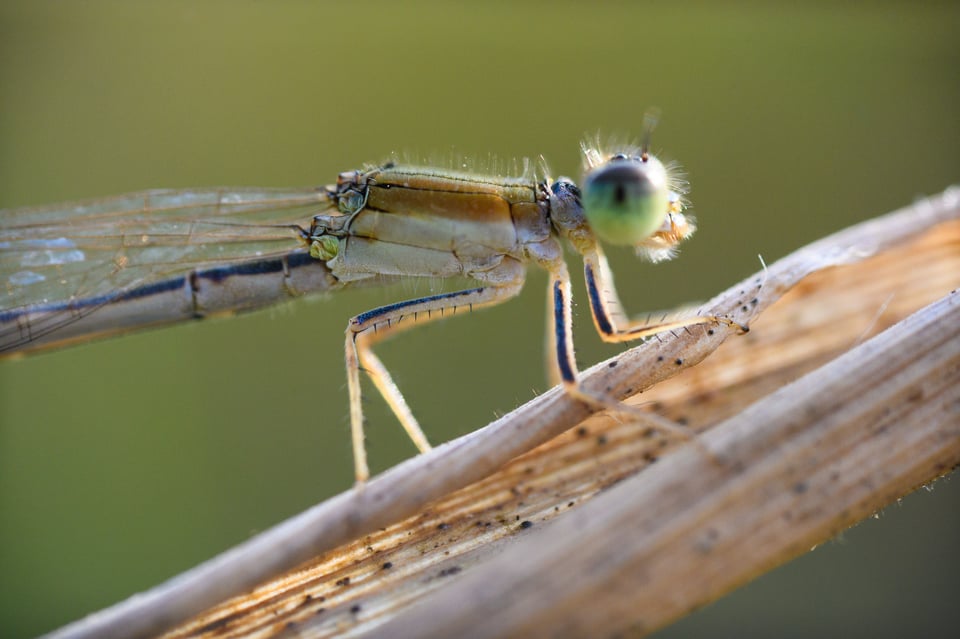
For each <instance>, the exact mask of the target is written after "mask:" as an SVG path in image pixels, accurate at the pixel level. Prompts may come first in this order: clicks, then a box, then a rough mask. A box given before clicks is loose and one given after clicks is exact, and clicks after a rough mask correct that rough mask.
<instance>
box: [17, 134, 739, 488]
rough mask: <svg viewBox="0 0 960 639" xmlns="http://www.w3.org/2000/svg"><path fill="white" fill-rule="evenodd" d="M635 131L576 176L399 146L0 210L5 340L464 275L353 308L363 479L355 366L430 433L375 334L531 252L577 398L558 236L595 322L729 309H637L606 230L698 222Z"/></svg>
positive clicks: (670, 234) (433, 315)
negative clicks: (247, 176)
mask: <svg viewBox="0 0 960 639" xmlns="http://www.w3.org/2000/svg"><path fill="white" fill-rule="evenodd" d="M647 147H648V145H647V141H646V139H645V140H644V142H643V143H642V145H640V146H639V147H625V148H618V149H615V150H612V151H601V150H600V149H599V148H598V146H596V145H591V144H586V143H585V144H583V145H582V150H583V163H584V179H583V188H582V190H581V189H580V188H578V187H577V185H576V184H575V183H574V182H573V181H572V180H570V179H568V178H563V177H561V178H559V179H556V180H552V179H550V178H548V177H546V171H545V170H544V171H542V175H539V176H538V175H537V172H536V171H535V170H533V169H532V168H530V165H529V163H528V164H526V165H525V170H524V171H523V172H522V175H519V176H515V177H503V176H498V175H482V174H477V173H472V172H467V171H457V170H448V169H438V168H427V167H422V166H413V165H407V164H404V163H398V162H387V163H385V164H380V165H376V166H369V167H367V168H365V169H363V170H358V171H349V172H345V173H341V174H340V175H339V177H338V178H337V182H336V184H334V185H332V186H328V187H323V188H310V189H292V190H281V189H210V190H183V191H169V190H168V191H146V192H142V193H134V194H130V195H123V196H117V197H108V198H103V199H99V200H93V201H87V202H79V203H67V204H60V205H55V206H47V207H39V208H28V209H13V210H7V211H3V212H0V276H2V278H3V289H2V295H3V298H2V310H0V354H3V355H10V354H13V353H23V352H29V351H36V350H41V349H45V348H50V347H57V346H63V345H66V344H70V343H76V342H82V341H87V340H89V339H92V338H96V337H103V336H108V335H115V334H119V333H123V332H126V331H130V330H133V329H137V328H141V327H146V326H156V325H160V324H166V323H171V322H178V321H181V320H188V319H199V318H204V317H209V316H213V315H219V314H229V313H234V312H237V311H243V310H248V309H253V308H260V307H264V306H268V305H270V304H274V303H277V302H280V301H283V300H286V299H288V298H291V297H298V296H300V295H304V294H306V293H310V292H315V291H331V290H336V289H340V288H343V287H347V286H360V285H370V284H382V283H385V282H388V281H392V280H395V279H398V278H402V277H428V278H438V277H439V278H445V277H465V278H469V279H472V280H474V281H475V282H476V283H477V285H476V286H475V287H473V288H468V289H465V290H459V291H456V292H449V293H441V294H437V295H430V296H426V297H420V298H417V299H411V300H406V301H402V302H397V303H395V304H389V305H387V306H382V307H380V308H377V309H374V310H371V311H368V312H366V313H362V314H360V315H357V316H356V317H353V318H352V319H350V321H349V323H348V325H347V330H346V368H347V380H348V389H349V404H350V424H351V436H352V439H353V450H354V467H355V472H356V478H357V480H358V481H363V480H365V479H366V478H367V477H368V474H369V473H368V467H367V461H366V453H365V449H364V441H363V440H364V435H363V413H362V406H361V401H360V371H361V369H362V370H364V371H366V373H367V374H368V375H369V376H370V378H371V379H372V381H373V383H374V385H375V386H376V387H377V388H378V389H379V391H380V393H381V395H382V396H383V397H384V399H385V400H386V401H387V403H388V404H389V405H390V407H391V409H392V410H393V412H394V414H395V415H396V416H397V418H398V419H399V421H400V422H401V424H402V425H403V427H404V428H405V429H406V431H407V433H408V435H409V436H410V438H411V439H412V440H413V442H414V443H415V444H416V446H417V447H418V448H419V449H420V450H421V451H426V450H428V449H429V448H430V444H429V443H428V442H427V438H426V437H425V436H424V434H423V432H422V431H421V429H420V426H419V424H418V423H417V420H416V419H415V418H414V416H413V413H412V412H411V410H410V408H409V407H408V406H407V403H406V401H405V400H404V398H403V396H402V395H401V393H400V391H399V390H398V389H397V386H396V385H395V384H394V382H393V380H392V379H391V378H390V375H389V373H388V372H387V370H386V368H385V367H384V366H383V364H382V363H381V362H380V360H379V359H378V358H377V356H376V355H374V353H373V351H372V347H373V346H374V344H376V343H377V342H378V341H380V340H382V339H384V338H386V337H389V336H391V335H394V334H395V333H397V332H399V331H401V330H404V329H407V328H410V327H413V326H415V325H418V324H424V323H427V322H429V321H431V320H436V319H440V318H443V317H447V316H451V315H454V314H456V313H459V312H462V311H467V310H474V309H477V308H479V307H482V306H490V305H493V304H499V303H500V302H503V301H506V300H507V299H509V298H511V297H513V296H515V295H517V294H518V293H519V292H520V289H521V287H522V285H523V282H524V276H525V267H526V265H527V264H528V263H534V264H537V265H538V266H540V267H542V268H544V269H546V271H547V272H548V274H549V291H548V308H549V317H550V324H551V327H550V329H549V337H550V344H551V346H550V348H549V349H548V359H549V360H550V362H549V364H548V366H549V368H550V369H551V374H552V376H553V378H554V379H555V380H558V381H559V382H561V383H562V384H563V385H564V387H565V388H566V390H567V391H568V392H569V393H571V394H572V395H574V396H575V397H577V398H578V399H581V400H583V401H586V402H589V403H591V404H595V405H599V406H605V407H611V406H614V405H615V404H616V402H613V401H612V400H610V399H609V398H606V397H601V396H593V395H590V394H588V393H587V392H585V391H584V390H583V389H582V388H581V387H580V386H579V384H578V372H577V368H576V363H575V361H574V356H573V340H572V333H571V302H570V276H569V273H568V271H567V266H566V264H565V262H564V260H563V251H562V247H561V242H560V240H561V239H564V238H565V239H566V240H567V241H568V242H569V244H570V245H571V246H572V247H573V248H574V249H575V250H576V251H577V252H578V253H579V254H580V255H581V256H582V258H583V263H584V276H585V278H586V286H587V295H588V298H589V304H590V310H591V313H592V315H593V320H594V324H595V326H596V329H597V331H598V332H599V334H600V335H601V337H602V338H603V339H604V340H606V341H610V342H624V341H629V340H634V339H638V338H642V337H645V336H650V335H653V334H655V333H658V332H661V331H666V330H670V329H673V328H677V327H682V326H689V325H692V324H701V323H711V322H723V323H727V324H732V322H731V321H730V320H728V319H725V318H718V317H702V316H698V317H688V318H683V319H672V320H669V321H660V322H656V323H652V324H651V323H649V322H631V321H628V320H627V318H626V316H625V315H624V312H623V310H622V307H621V304H620V302H619V299H618V296H617V293H616V291H615V289H614V286H613V278H612V275H611V273H610V270H609V268H608V266H607V261H606V259H605V258H604V254H603V252H602V250H601V248H600V244H599V241H600V240H603V241H605V242H608V243H610V244H616V245H630V246H633V247H635V248H636V252H637V254H638V255H639V256H640V257H643V258H646V259H648V260H649V261H652V262H658V261H661V260H666V259H670V258H672V257H673V256H674V254H675V247H676V245H677V244H678V243H680V242H681V241H682V240H683V239H684V238H686V237H689V236H690V234H691V233H693V231H694V228H695V227H694V223H693V220H692V219H691V218H690V217H689V216H688V215H686V214H685V213H684V209H685V207H686V203H685V200H684V197H683V191H684V189H683V188H682V183H681V182H680V181H678V180H677V179H676V178H675V177H674V175H675V174H674V172H673V171H672V170H671V169H670V168H669V167H668V166H665V165H664V164H663V163H661V162H660V161H659V160H658V159H657V158H656V157H654V156H653V155H651V154H650V153H649V151H648V148H647Z"/></svg>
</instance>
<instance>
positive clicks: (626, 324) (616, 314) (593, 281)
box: [582, 243, 749, 342]
mask: <svg viewBox="0 0 960 639" xmlns="http://www.w3.org/2000/svg"><path fill="white" fill-rule="evenodd" d="M582 255H583V275H584V279H585V280H586V284H587V297H588V298H589V299H590V313H591V314H592V315H593V324H594V326H595V327H596V329H597V333H599V334H600V337H601V339H603V341H605V342H630V341H633V340H636V339H640V338H643V337H649V336H651V335H656V334H657V333H663V332H665V331H669V330H672V329H675V328H683V327H685V326H695V325H697V324H726V325H728V326H733V327H735V328H736V329H737V330H739V331H740V332H743V333H746V332H747V331H748V330H749V329H748V328H747V327H746V326H744V325H742V324H738V323H737V322H734V321H733V320H731V319H729V318H726V317H717V316H714V315H698V316H694V317H684V318H677V319H672V320H663V321H659V322H650V321H646V320H641V321H633V320H629V319H627V316H626V314H625V313H624V312H623V306H622V305H621V303H620V297H619V295H617V289H616V288H615V287H614V285H613V274H612V273H611V272H610V267H609V266H608V265H607V258H606V256H605V255H604V254H603V251H602V250H601V249H600V246H599V245H598V244H596V243H593V244H592V245H589V246H587V247H586V248H585V249H584V250H583V251H582Z"/></svg>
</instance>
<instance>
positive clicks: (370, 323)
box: [346, 258, 524, 483]
mask: <svg viewBox="0 0 960 639" xmlns="http://www.w3.org/2000/svg"><path fill="white" fill-rule="evenodd" d="M470 277H472V278H473V279H476V280H479V281H481V282H484V283H486V284H487V285H486V286H481V287H477V288H471V289H466V290H463V291H455V292H451V293H441V294H439V295H430V296H427V297H421V298H417V299H412V300H407V301H404V302H397V303H396V304H388V305H387V306H381V307H380V308H376V309H373V310H372V311H367V312H366V313H361V314H360V315H357V316H356V317H354V318H352V319H351V320H350V322H349V323H348V324H347V331H346V364H347V387H348V390H349V395H350V433H351V439H352V442H353V455H354V472H355V474H356V480H357V483H363V482H365V481H366V480H367V478H368V477H369V476H370V470H369V467H368V465H367V452H366V447H365V445H364V435H363V406H362V403H361V392H360V369H361V368H362V369H363V370H364V371H366V373H367V375H369V377H370V379H371V380H372V381H373V383H374V385H375V386H376V387H377V390H379V391H380V394H381V395H382V396H383V398H384V400H386V402H387V404H388V405H389V406H390V409H391V410H392V411H393V413H394V415H396V416H397V419H398V420H400V423H401V424H402V425H403V428H404V430H405V431H406V432H407V435H408V436H409V437H410V439H411V440H412V441H413V443H414V444H415V445H416V447H417V448H418V449H419V450H420V452H426V451H428V450H430V444H429V443H428V442H427V438H426V436H425V435H424V434H423V431H422V430H421V428H420V425H419V424H418V423H417V420H416V418H415V417H414V416H413V413H412V412H411V410H410V407H409V406H408V405H407V402H406V400H405V399H404V398H403V395H402V394H401V393H400V390H399V389H398V388H397V385H396V384H395V383H394V381H393V379H392V378H391V377H390V373H388V372H387V369H386V367H384V365H383V363H382V362H381V361H380V359H379V358H378V357H377V356H376V355H374V353H373V351H372V348H373V345H374V344H376V343H377V342H379V341H380V340H383V339H386V338H387V337H390V336H392V335H395V334H396V333H398V332H400V331H402V330H406V329H408V328H411V327H413V326H416V325H419V324H426V323H428V322H431V321H434V320H438V319H443V318H444V317H449V316H452V315H454V314H456V313H457V312H459V311H462V310H468V311H472V310H474V309H476V308H480V307H482V306H492V305H494V304H500V303H501V302H505V301H506V300H508V299H510V298H511V297H514V296H515V295H517V293H519V292H520V289H521V288H522V287H523V280H524V269H523V266H522V265H521V264H520V263H519V262H517V261H516V260H514V259H512V258H504V260H503V262H501V263H500V265H498V266H497V267H495V268H493V269H491V270H489V271H484V272H480V273H471V274H470Z"/></svg>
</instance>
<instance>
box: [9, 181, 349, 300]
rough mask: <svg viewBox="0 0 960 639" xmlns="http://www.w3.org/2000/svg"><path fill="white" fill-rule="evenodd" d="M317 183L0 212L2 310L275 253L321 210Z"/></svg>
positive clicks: (152, 194) (164, 193)
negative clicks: (314, 184) (284, 187)
mask: <svg viewBox="0 0 960 639" xmlns="http://www.w3.org/2000/svg"><path fill="white" fill-rule="evenodd" d="M330 208H331V204H330V203H329V201H328V198H327V196H326V194H325V192H324V191H323V189H319V190H318V189H288V190H282V189H208V190H183V191H176V190H158V191H144V192H141V193H132V194H127V195H121V196H114V197H107V198H102V199H97V200H90V201H86V202H76V203H68V204H59V205H54V206H47V207H37V208H24V209H10V210H6V211H0V278H2V286H3V288H2V298H0V308H2V309H3V310H4V311H9V310H14V309H18V308H23V307H29V306H33V305H49V304H56V303H58V302H68V301H71V300H76V299H83V298H96V297H101V296H105V295H110V294H114V293H117V292H120V291H124V290H129V289H131V288H134V287H138V286H143V285H146V284H149V283H151V282H155V281H161V280H165V279H168V278H170V277H173V276H176V275H178V274H181V273H183V274H185V273H188V272H190V271H191V270H193V269H197V268H204V267H210V266H217V265H229V264H231V263H235V262H238V261H246V260H251V259H257V258H268V257H270V256H271V255H274V256H276V255H283V254H286V253H288V252H290V251H292V250H295V249H297V248H302V247H304V246H305V244H304V242H303V240H302V238H301V236H300V234H299V233H298V231H297V229H298V228H302V229H309V228H310V221H311V218H312V217H313V216H314V215H316V214H318V213H323V212H329V209H330Z"/></svg>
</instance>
